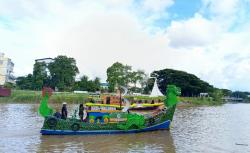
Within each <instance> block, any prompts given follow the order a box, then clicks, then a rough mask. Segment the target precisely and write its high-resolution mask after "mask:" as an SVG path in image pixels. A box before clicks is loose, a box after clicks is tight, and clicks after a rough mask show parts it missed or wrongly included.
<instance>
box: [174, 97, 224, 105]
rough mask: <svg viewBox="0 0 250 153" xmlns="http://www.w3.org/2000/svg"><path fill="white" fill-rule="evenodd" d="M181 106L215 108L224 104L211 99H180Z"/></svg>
mask: <svg viewBox="0 0 250 153" xmlns="http://www.w3.org/2000/svg"><path fill="white" fill-rule="evenodd" d="M179 101H180V103H179V104H180V105H185V106H202V105H206V106H214V105H222V104H224V102H223V101H222V100H221V101H215V100H213V99H212V98H211V97H180V98H179Z"/></svg>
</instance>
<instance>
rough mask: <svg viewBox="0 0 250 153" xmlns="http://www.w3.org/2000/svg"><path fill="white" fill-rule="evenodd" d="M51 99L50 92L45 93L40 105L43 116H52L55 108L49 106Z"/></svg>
mask: <svg viewBox="0 0 250 153" xmlns="http://www.w3.org/2000/svg"><path fill="white" fill-rule="evenodd" d="M48 101H49V94H48V92H46V93H45V96H43V97H42V101H41V104H40V107H39V113H40V115H41V116H43V117H47V116H52V115H53V112H54V111H53V109H52V108H50V107H49V106H48Z"/></svg>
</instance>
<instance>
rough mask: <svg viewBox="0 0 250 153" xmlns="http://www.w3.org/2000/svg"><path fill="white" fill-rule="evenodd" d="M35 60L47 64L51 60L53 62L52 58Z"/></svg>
mask: <svg viewBox="0 0 250 153" xmlns="http://www.w3.org/2000/svg"><path fill="white" fill-rule="evenodd" d="M35 62H39V63H42V62H44V63H45V64H49V63H51V62H54V59H53V58H41V59H36V60H35Z"/></svg>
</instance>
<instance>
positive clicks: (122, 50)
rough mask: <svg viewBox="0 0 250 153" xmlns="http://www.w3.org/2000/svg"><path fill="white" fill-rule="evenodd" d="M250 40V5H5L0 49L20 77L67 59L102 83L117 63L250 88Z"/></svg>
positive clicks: (65, 0) (165, 0)
mask: <svg viewBox="0 0 250 153" xmlns="http://www.w3.org/2000/svg"><path fill="white" fill-rule="evenodd" d="M249 40H250V0H219V1H218V0H53V1H52V0H43V1H34V0H0V52H3V53H5V55H6V56H7V57H9V58H11V59H12V61H13V62H14V64H15V67H14V75H15V76H22V75H27V74H28V73H32V68H33V64H34V60H35V59H38V58H47V57H51V58H54V57H56V56H58V55H66V56H69V57H73V58H75V59H76V62H77V66H78V68H79V70H80V74H79V76H81V75H83V74H85V75H88V76H89V77H90V78H94V77H100V78H101V79H102V80H103V81H105V79H106V69H107V68H108V67H109V66H111V65H112V64H113V63H114V62H117V61H119V62H122V63H123V64H127V65H131V66H132V67H133V69H134V70H137V69H143V70H145V71H146V72H147V73H148V74H150V73H151V72H152V71H154V70H161V69H165V68H172V69H176V70H183V71H186V72H188V73H192V74H195V75H197V76H198V77H199V78H201V79H202V80H205V81H207V82H209V83H210V84H212V85H213V86H215V87H218V88H227V89H231V90H243V91H250V85H249V84H250V77H249V76H250V43H249Z"/></svg>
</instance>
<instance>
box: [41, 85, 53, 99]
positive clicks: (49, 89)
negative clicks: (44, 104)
mask: <svg viewBox="0 0 250 153" xmlns="http://www.w3.org/2000/svg"><path fill="white" fill-rule="evenodd" d="M53 91H54V90H53V89H51V88H50V87H43V90H42V96H43V97H44V96H45V94H46V92H48V93H49V97H50V96H51V95H52V93H53Z"/></svg>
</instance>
